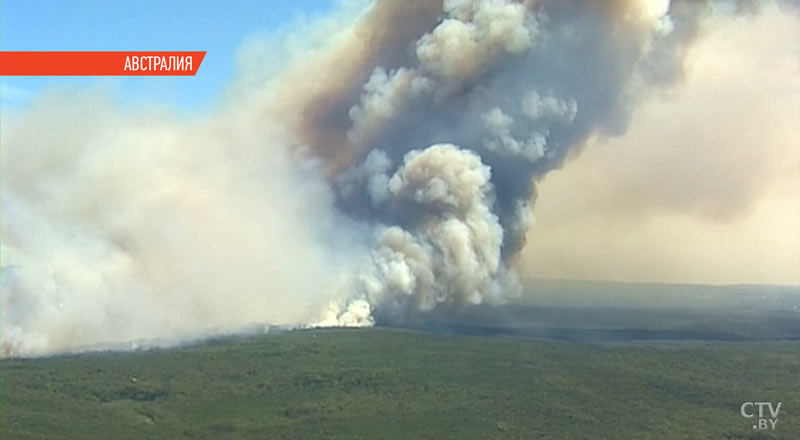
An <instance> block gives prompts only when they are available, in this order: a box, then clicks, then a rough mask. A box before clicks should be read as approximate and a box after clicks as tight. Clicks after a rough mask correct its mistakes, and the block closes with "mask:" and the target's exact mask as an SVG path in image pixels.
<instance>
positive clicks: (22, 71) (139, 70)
mask: <svg viewBox="0 0 800 440" xmlns="http://www.w3.org/2000/svg"><path fill="white" fill-rule="evenodd" d="M205 56H206V53H205V51H203V52H0V76H12V75H14V76H41V75H70V76H71V75H81V76H83V75H86V76H123V75H125V76H127V75H138V76H161V75H166V76H175V75H183V76H193V75H194V74H196V73H197V69H198V68H200V63H202V62H203V58H204V57H205Z"/></svg>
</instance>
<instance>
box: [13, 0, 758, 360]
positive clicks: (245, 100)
mask: <svg viewBox="0 0 800 440" xmlns="http://www.w3.org/2000/svg"><path fill="white" fill-rule="evenodd" d="M758 4H759V2H755V1H736V2H735V1H728V2H716V3H715V2H711V1H692V0H673V1H672V2H669V4H668V2H664V1H648V0H640V1H635V0H608V1H596V0H539V1H536V0H527V1H512V0H445V1H444V2H443V3H442V2H441V1H417V2H406V1H400V0H398V1H380V2H377V3H376V4H375V5H372V6H369V7H368V8H367V10H366V11H365V12H363V13H361V14H358V15H357V16H356V18H354V19H353V20H352V23H350V24H349V25H347V26H339V24H341V23H337V25H332V24H331V22H323V23H320V24H319V26H320V27H321V28H324V29H338V30H337V31H336V32H333V31H332V32H333V33H332V34H330V35H325V39H326V41H325V42H324V43H321V42H319V41H312V42H310V43H309V44H307V45H300V46H301V49H296V50H295V51H294V52H293V53H292V56H290V57H288V59H289V61H288V65H286V66H283V67H282V68H281V69H277V72H272V73H264V74H263V75H260V74H258V72H256V73H253V72H252V71H248V72H244V74H243V75H242V79H241V80H240V81H239V82H238V83H237V84H236V85H235V86H234V87H233V88H232V92H231V94H230V97H229V101H230V102H228V103H227V104H225V105H223V106H222V107H223V108H221V109H219V110H218V111H216V112H215V113H214V114H212V115H208V116H204V117H198V118H196V119H194V120H185V119H181V118H179V117H175V116H172V115H169V114H165V113H164V112H163V111H161V110H159V111H153V110H147V111H143V112H141V114H140V113H135V112H134V113H132V112H131V111H122V110H119V109H116V108H115V106H114V105H113V104H112V103H109V102H106V101H105V100H104V99H103V98H102V93H99V94H98V95H101V96H93V95H87V93H85V92H83V93H66V92H61V93H50V94H49V96H44V97H41V98H40V99H39V100H38V101H37V102H35V103H34V104H33V105H32V106H31V108H29V109H27V110H26V111H25V112H24V113H22V114H15V115H12V116H7V115H4V121H3V127H2V133H3V139H2V142H3V150H2V154H3V157H2V174H3V186H2V213H3V217H2V258H3V268H2V309H1V310H0V311H1V312H2V317H1V318H0V323H2V344H3V354H4V355H35V354H47V353H52V352H59V351H72V350H81V349H88V348H91V347H92V346H96V345H98V344H103V343H115V342H126V341H131V340H137V339H144V338H179V337H180V336H181V335H185V334H189V333H191V334H194V335H196V334H197V333H196V332H197V331H208V332H215V331H220V330H222V329H224V330H226V331H228V330H230V329H235V328H236V327H238V326H243V325H247V324H250V323H267V324H274V325H372V324H375V323H376V322H377V323H397V322H403V321H405V320H407V319H410V318H413V317H414V316H416V315H418V314H420V313H424V312H426V311H430V310H433V309H437V308H452V309H458V308H462V307H467V306H469V305H474V304H481V303H499V302H502V301H504V299H505V298H507V297H508V296H509V295H514V294H516V292H517V291H518V286H517V281H516V276H515V274H514V272H513V270H511V269H510V263H512V262H513V260H514V258H515V257H516V255H517V254H518V252H519V251H520V250H521V249H522V248H523V246H524V244H525V242H524V237H525V232H526V231H527V230H528V228H529V227H530V225H531V224H532V214H531V204H532V203H533V201H534V199H535V182H536V180H537V179H538V178H540V177H541V176H543V175H544V174H545V173H547V172H548V171H550V170H552V169H554V168H557V167H559V166H561V165H562V164H563V163H564V162H565V160H566V159H567V158H568V157H569V155H571V154H575V153H576V152H577V151H579V149H580V148H581V146H582V145H583V144H584V142H585V141H586V140H587V139H588V138H590V137H592V136H614V135H619V134H622V133H624V132H625V130H626V126H627V123H628V119H629V116H630V115H631V113H632V112H633V111H634V109H635V107H636V104H637V103H638V102H640V101H641V100H643V99H646V98H647V97H648V94H650V93H652V91H653V90H657V89H658V88H663V87H669V86H671V85H673V84H674V83H676V82H677V81H679V80H680V79H681V77H682V60H683V56H684V54H685V53H686V51H687V50H688V49H689V47H690V45H691V43H692V41H693V40H694V39H695V38H696V37H697V36H698V35H699V34H700V32H701V30H702V20H703V18H704V17H706V16H708V15H710V14H713V13H731V14H732V13H738V12H741V11H745V12H748V13H749V12H752V11H754V10H755V9H757V6H758ZM338 20H344V19H342V18H341V17H339V19H338ZM251 56H252V54H251Z"/></svg>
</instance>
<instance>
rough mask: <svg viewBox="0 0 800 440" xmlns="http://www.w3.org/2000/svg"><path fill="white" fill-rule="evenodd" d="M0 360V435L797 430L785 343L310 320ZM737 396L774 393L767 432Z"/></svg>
mask: <svg viewBox="0 0 800 440" xmlns="http://www.w3.org/2000/svg"><path fill="white" fill-rule="evenodd" d="M0 367H1V368H2V370H1V371H2V384H1V386H2V388H1V392H2V411H1V414H2V420H1V421H0V427H1V428H2V438H3V439H25V438H70V439H72V438H119V439H124V438H165V439H179V438H192V439H195V438H223V439H224V438H269V439H281V438H292V439H295V438H300V439H304V438H307V439H321V438H337V439H359V438H362V439H384V438H386V439H389V438H413V439H424V438H437V439H439V438H459V439H468V438H475V439H491V438H503V439H506V438H525V439H531V438H566V439H582V438H586V439H589V438H592V439H596V438H615V439H617V438H635V439H648V438H659V439H660V438H714V439H719V438H800V386H798V382H799V381H800V343H795V342H780V343H775V342H773V343H769V342H765V343H732V342H726V343H722V342H706V343H695V342H688V343H681V344H670V343H660V344H649V345H617V346H609V345H605V346H602V345H580V344H572V343H562V342H544V341H532V340H523V339H513V338H502V337H496V338H476V337H466V336H454V335H444V334H426V333H414V332H406V331H397V330H380V329H373V330H314V331H302V332H290V333H285V334H277V335H266V336H262V337H255V338H249V339H231V340H226V341H218V342H213V343H209V344H204V345H201V346H196V347H190V348H183V349H175V350H164V351H151V352H146V353H132V354H118V353H117V354H108V353H104V354H92V355H82V356H72V357H61V358H49V359H35V360H3V361H2V365H1V366H0ZM131 378H136V381H135V382H134V381H133V380H132V379H131ZM749 400H765V401H769V400H772V401H783V402H784V404H783V410H782V413H781V417H780V421H779V423H778V427H779V428H778V430H777V431H776V432H775V433H774V434H770V435H761V434H757V433H755V432H754V431H753V430H752V429H751V428H750V425H751V424H752V422H749V423H748V421H747V420H745V419H744V418H742V417H741V416H740V415H739V405H740V404H741V403H742V402H744V401H749Z"/></svg>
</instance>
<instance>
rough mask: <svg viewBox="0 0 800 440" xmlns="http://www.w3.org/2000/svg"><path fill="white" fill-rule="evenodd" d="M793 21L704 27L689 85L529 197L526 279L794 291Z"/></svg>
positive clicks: (796, 45)
mask: <svg viewBox="0 0 800 440" xmlns="http://www.w3.org/2000/svg"><path fill="white" fill-rule="evenodd" d="M798 54H800V22H798V17H797V15H794V14H785V13H780V12H778V11H777V10H776V9H774V8H773V9H770V10H768V11H767V12H765V13H764V14H763V15H762V16H760V17H757V18H752V17H750V18H746V19H737V20H728V21H724V22H723V21H721V20H720V21H716V22H714V23H713V24H712V26H711V27H710V29H709V30H708V33H707V35H705V36H704V37H703V38H702V39H701V42H700V44H698V45H697V46H696V47H695V48H694V49H693V51H692V53H691V54H690V57H689V69H688V71H689V75H688V78H687V82H686V83H685V84H683V85H681V86H678V87H677V88H675V89H674V90H673V91H672V92H671V93H670V95H669V96H664V97H660V98H659V99H656V100H653V101H652V102H650V103H648V104H645V105H644V106H643V107H642V108H641V109H640V111H639V112H638V113H637V115H635V116H634V119H633V121H632V123H631V129H630V132H629V133H627V134H626V135H625V136H623V137H621V138H613V139H609V140H603V139H597V140H595V141H594V142H591V144H590V145H589V146H588V147H587V148H586V150H585V151H584V152H583V153H582V154H581V155H580V156H579V157H578V158H576V159H574V160H572V161H571V162H570V163H568V164H567V165H566V166H565V167H564V168H563V169H562V170H558V171H555V172H553V173H551V174H550V175H549V176H547V177H546V178H545V179H544V181H543V182H542V184H541V186H540V187H539V199H538V201H537V203H536V206H535V210H534V211H535V215H536V218H537V223H536V225H535V227H534V228H533V229H532V230H531V231H530V232H529V233H528V240H529V242H528V246H527V247H526V249H525V251H524V254H523V256H522V258H521V261H520V263H519V264H520V267H521V268H522V269H523V272H524V273H525V274H526V275H528V276H540V277H557V278H593V279H612V280H640V281H670V282H700V283H791V284H798V283H800V58H798Z"/></svg>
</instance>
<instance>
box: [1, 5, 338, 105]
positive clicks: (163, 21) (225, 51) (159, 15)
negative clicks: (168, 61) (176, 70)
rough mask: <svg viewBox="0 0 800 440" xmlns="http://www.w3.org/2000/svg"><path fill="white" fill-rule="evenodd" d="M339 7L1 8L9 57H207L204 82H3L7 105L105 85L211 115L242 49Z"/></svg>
mask: <svg viewBox="0 0 800 440" xmlns="http://www.w3.org/2000/svg"><path fill="white" fill-rule="evenodd" d="M333 3H334V2H333V1H332V0H304V1H302V2H291V1H270V2H265V1H257V0H237V1H234V2H226V3H225V5H224V7H220V6H221V4H220V2H214V1H205V0H198V1H186V0H178V1H166V2H165V1H157V0H139V1H128V2H113V1H112V2H109V1H97V0H81V1H70V2H64V1H56V0H35V1H16V0H13V1H9V0H2V1H0V49H2V50H205V51H207V52H208V53H207V55H206V57H205V59H204V60H203V64H202V66H201V68H200V69H199V71H198V73H197V76H196V77H193V78H185V77H106V78H91V77H3V78H2V79H1V80H0V88H2V103H1V104H2V106H3V108H4V109H6V110H8V109H13V108H20V107H23V106H24V105H25V103H27V102H28V101H29V100H30V99H31V98H32V97H33V96H34V95H35V94H36V92H38V91H41V90H42V89H43V88H46V87H48V86H52V85H55V84H64V83H68V84H88V83H93V82H103V83H106V84H108V85H109V86H111V87H112V88H117V89H118V90H119V91H120V94H121V99H122V100H123V103H134V104H135V103H139V102H148V103H149V102H153V101H158V102H159V103H160V104H164V105H173V104H174V105H177V106H178V107H180V108H183V109H185V110H189V111H191V110H193V109H195V108H198V107H199V108H202V109H205V108H207V107H208V106H209V105H210V104H212V103H213V102H214V99H215V98H216V97H217V95H218V94H219V92H220V91H221V90H222V89H223V87H224V86H225V85H226V84H227V83H228V82H229V81H230V80H231V79H232V76H233V73H234V65H235V57H236V53H237V50H238V48H239V47H240V46H241V45H242V42H243V41H244V40H246V39H247V38H249V37H253V36H254V35H257V34H258V33H270V32H274V31H275V30H276V29H278V28H280V27H282V26H287V25H289V23H292V22H293V21H295V22H296V21H301V20H305V19H308V18H309V17H315V16H319V15H322V14H325V13H326V12H327V11H329V10H330V9H331V7H332V5H333Z"/></svg>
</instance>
